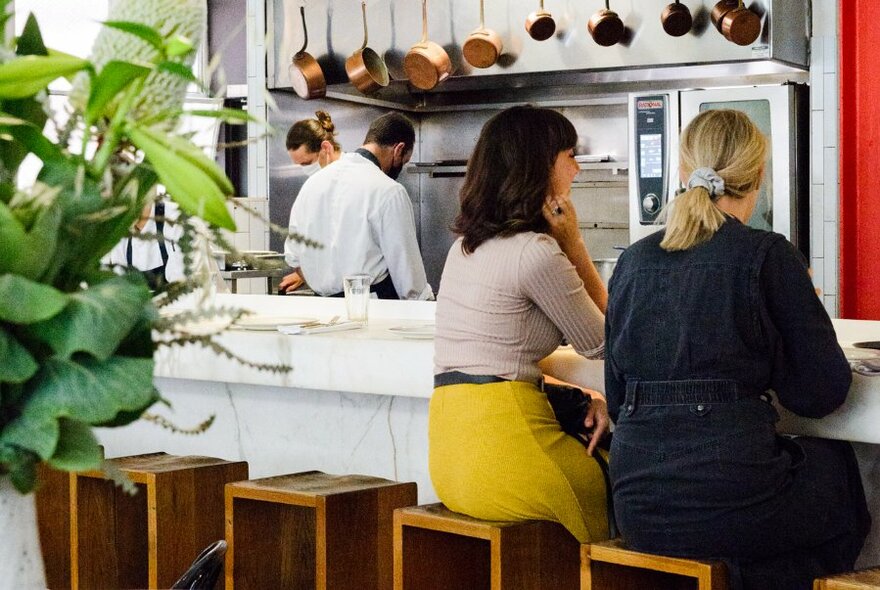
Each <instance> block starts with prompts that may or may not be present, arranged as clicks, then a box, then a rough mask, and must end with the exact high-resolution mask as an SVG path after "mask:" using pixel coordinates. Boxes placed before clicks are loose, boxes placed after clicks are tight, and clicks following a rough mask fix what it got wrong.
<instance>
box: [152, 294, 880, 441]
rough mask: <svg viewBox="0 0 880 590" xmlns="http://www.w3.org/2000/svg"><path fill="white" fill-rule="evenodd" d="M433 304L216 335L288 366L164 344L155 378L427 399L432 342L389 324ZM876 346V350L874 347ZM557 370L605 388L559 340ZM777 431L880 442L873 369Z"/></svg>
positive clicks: (845, 331)
mask: <svg viewBox="0 0 880 590" xmlns="http://www.w3.org/2000/svg"><path fill="white" fill-rule="evenodd" d="M216 303H217V304H218V305H223V306H237V307H241V308H244V309H250V310H252V311H254V313H256V314H259V315H266V316H295V317H309V318H317V319H321V320H327V319H329V318H331V317H333V316H336V315H339V316H341V317H343V318H344V317H345V301H344V300H343V299H339V298H336V299H331V298H322V297H282V296H269V295H217V299H216ZM435 305H436V304H435V303H434V302H427V301H382V300H371V301H370V321H369V323H368V325H367V326H365V327H364V328H360V329H357V330H348V331H340V332H330V333H324V334H310V335H295V336H290V335H285V334H282V333H280V332H276V331H254V330H238V329H236V330H229V331H227V332H225V333H223V334H221V335H219V336H218V340H219V341H220V342H221V343H223V344H224V345H225V346H226V347H228V348H229V349H230V350H232V351H233V352H235V353H237V354H239V355H240V356H242V357H243V358H245V359H248V360H251V361H254V362H257V363H269V364H287V365H289V366H291V367H292V370H291V371H290V372H288V373H278V372H270V371H263V370H257V369H254V368H251V367H247V366H244V365H241V364H240V363H237V362H235V361H232V360H229V359H226V358H224V357H220V356H218V355H216V354H215V353H213V352H211V351H208V350H205V349H203V348H201V347H197V346H194V345H190V346H187V347H185V348H182V349H181V348H174V349H162V350H160V351H159V353H158V354H157V365H156V376H157V377H165V378H175V379H192V380H204V381H215V382H225V383H236V384H249V385H267V386H276V387H287V388H302V389H312V390H326V391H336V392H349V393H364V394H377V395H391V396H401V397H416V398H426V399H427V398H430V397H431V391H432V389H433V381H432V374H433V356H434V343H433V340H416V339H409V338H404V337H402V336H400V335H399V334H395V333H393V332H392V331H390V330H389V328H392V327H395V326H420V325H425V324H431V323H433V321H434V310H435ZM834 327H835V329H836V330H837V334H838V338H839V339H840V342H841V345H842V346H843V347H844V348H850V347H851V346H852V343H854V342H859V341H867V340H880V322H875V321H859V320H834ZM876 354H877V355H878V357H880V351H877V352H876ZM542 368H543V369H544V371H545V372H546V373H548V374H550V375H552V376H554V377H557V378H559V379H563V380H566V381H570V382H572V383H576V384H579V385H581V386H584V387H589V388H593V389H598V390H600V391H601V390H603V385H602V361H589V360H586V359H583V358H581V357H580V356H578V355H577V354H576V353H574V352H573V351H572V350H571V349H570V348H567V347H562V348H560V349H559V350H558V351H557V352H555V353H554V354H552V355H551V356H550V357H548V358H547V359H546V360H545V361H544V362H543V363H542ZM779 410H780V415H781V422H780V430H781V431H783V432H788V433H792V434H805V435H812V436H820V437H824V438H837V439H843V440H850V441H859V442H869V443H880V427H877V426H876V425H877V424H880V376H874V377H868V376H864V375H859V374H853V385H852V388H851V389H850V395H849V398H848V399H847V402H846V403H845V404H844V406H842V407H841V408H839V409H838V410H836V411H835V412H833V413H832V414H830V415H829V416H826V417H825V418H823V419H820V420H815V419H809V418H801V417H798V416H795V415H793V414H791V413H790V412H788V411H786V410H785V409H784V408H779Z"/></svg>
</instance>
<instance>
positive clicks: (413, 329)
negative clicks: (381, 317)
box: [388, 324, 435, 340]
mask: <svg viewBox="0 0 880 590" xmlns="http://www.w3.org/2000/svg"><path fill="white" fill-rule="evenodd" d="M388 331H389V332H392V333H394V334H397V335H398V336H402V337H403V338H409V339H411V340H430V339H432V338H434V333H435V330H434V325H433V324H430V325H427V326H393V327H391V328H388Z"/></svg>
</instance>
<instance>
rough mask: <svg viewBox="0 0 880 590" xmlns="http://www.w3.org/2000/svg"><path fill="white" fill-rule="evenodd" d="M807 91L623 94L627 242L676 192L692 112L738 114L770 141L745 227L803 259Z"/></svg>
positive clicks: (643, 231) (644, 231) (647, 227)
mask: <svg viewBox="0 0 880 590" xmlns="http://www.w3.org/2000/svg"><path fill="white" fill-rule="evenodd" d="M808 97H809V92H808V89H807V87H806V86H805V85H801V84H783V85H776V86H748V87H733V88H714V89H705V90H674V91H665V92H662V91H661V92H645V93H637V94H631V95H630V96H629V122H630V124H629V133H630V139H629V143H630V178H629V181H630V182H629V184H630V207H629V209H630V216H629V220H630V241H631V242H634V241H636V240H638V239H640V238H642V237H644V236H646V235H648V234H650V233H652V232H655V231H657V230H658V229H660V228H661V227H662V222H661V221H660V219H661V217H660V215H659V214H660V212H661V211H662V209H663V207H665V206H666V205H667V204H668V203H669V202H670V200H672V198H674V195H675V193H676V192H677V191H678V190H679V189H680V188H681V181H680V179H679V171H678V137H679V134H680V133H681V130H682V129H683V128H684V127H685V126H686V125H687V124H688V123H689V122H690V121H691V120H692V119H693V118H694V117H696V116H697V114H698V113H700V112H702V111H705V110H709V109H722V108H727V109H736V110H740V111H743V112H745V113H746V114H748V115H749V117H750V118H751V119H752V120H753V121H754V122H755V123H756V124H757V125H758V127H759V128H760V129H761V131H762V132H763V133H764V134H765V135H766V136H767V138H768V139H769V140H770V154H769V155H768V159H767V167H766V171H765V177H764V184H763V186H762V188H761V194H760V197H759V199H758V206H757V207H756V208H755V212H754V214H753V215H752V217H751V219H750V220H749V225H751V226H752V227H756V228H760V229H766V230H772V231H775V232H778V233H781V234H783V235H785V236H786V237H787V238H788V239H789V240H791V242H792V243H794V244H795V246H797V247H798V249H800V250H801V251H802V252H803V253H804V255H805V256H806V255H808V254H809V252H808V248H809V238H808V231H809V230H808V228H809V221H808V212H809V151H808V150H809V148H808V145H809V143H808V142H809V128H808V125H809V108H808V104H807V101H808Z"/></svg>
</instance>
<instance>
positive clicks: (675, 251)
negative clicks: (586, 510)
mask: <svg viewBox="0 0 880 590" xmlns="http://www.w3.org/2000/svg"><path fill="white" fill-rule="evenodd" d="M766 155H767V140H766V139H765V137H764V136H763V135H762V134H761V133H760V131H759V130H758V129H757V127H756V126H755V125H754V124H753V123H752V121H751V120H749V118H748V117H747V116H746V115H745V114H743V113H741V112H739V111H733V110H712V111H707V112H704V113H701V114H700V115H699V116H697V117H696V118H695V119H694V120H693V122H691V124H690V125H688V127H687V128H686V129H685V131H684V133H683V134H682V137H681V161H680V169H681V171H682V179H683V181H684V182H686V184H687V190H686V192H684V193H683V194H682V195H680V196H679V197H677V198H676V199H675V200H674V201H673V202H672V204H671V211H670V212H669V216H668V220H667V225H666V229H665V231H664V232H660V233H657V234H655V235H652V236H649V237H647V238H645V239H643V240H641V241H639V242H637V243H635V244H633V245H632V246H630V247H629V248H628V249H627V250H626V252H624V253H623V255H622V256H621V257H620V260H619V261H618V264H617V268H616V270H615V273H614V276H613V277H612V279H611V282H610V285H609V302H608V309H607V316H606V359H605V387H606V396H607V400H608V409H609V413H610V414H611V417H612V419H613V420H614V421H615V423H616V428H615V431H614V438H613V441H612V446H611V478H612V482H613V490H614V493H613V496H614V506H615V514H616V516H617V524H618V526H619V528H620V531H621V534H622V536H623V538H624V540H625V541H626V543H627V544H628V545H629V546H631V547H632V548H634V549H636V550H642V551H649V552H655V553H662V554H667V555H679V556H688V557H712V558H722V559H726V560H727V561H728V563H729V564H730V566H731V568H730V569H731V572H732V580H731V582H732V587H734V588H737V587H744V588H752V589H762V590H766V589H768V588H773V589H775V590H785V589H792V590H795V589H803V590H807V589H809V588H811V587H812V580H813V578H815V577H817V576H820V575H825V574H829V573H834V572H839V571H843V570H849V569H852V566H853V563H854V561H855V559H856V557H857V556H858V554H859V551H860V550H861V547H862V544H863V543H864V539H865V536H866V534H867V531H868V529H869V527H870V517H869V515H868V513H867V508H866V505H865V497H864V492H863V490H862V484H861V480H860V478H859V473H858V468H857V465H856V463H855V458H854V455H853V451H852V449H851V447H850V446H849V443H846V442H842V441H829V440H820V439H813V438H807V437H801V438H794V439H792V438H783V437H780V436H778V435H777V434H776V430H775V423H776V421H777V419H778V416H777V413H776V410H775V409H774V408H773V405H771V403H770V401H771V395H775V396H776V398H777V400H778V402H779V403H780V404H781V405H783V406H785V407H786V408H788V409H789V410H791V411H793V412H795V413H796V414H799V415H802V416H808V417H815V418H818V417H821V416H824V415H826V414H828V413H829V412H831V411H833V410H834V409H835V408H837V407H838V406H840V404H842V403H843V401H844V399H845V398H846V395H847V391H848V389H849V385H850V381H851V375H850V370H849V366H848V364H847V361H846V358H845V357H844V355H843V352H842V351H841V349H840V347H839V346H838V344H837V338H836V336H835V334H834V328H833V327H832V325H831V321H830V320H829V319H828V315H827V313H826V312H825V309H824V308H823V307H822V304H821V303H820V301H819V299H818V298H817V297H816V294H815V293H814V291H813V285H812V283H811V281H810V278H809V276H808V274H807V268H806V266H805V265H804V263H803V261H802V257H801V256H800V254H799V253H798V252H797V251H796V250H795V248H794V247H793V246H792V245H791V243H789V242H788V241H787V240H786V239H785V238H784V237H783V236H781V235H779V234H775V233H772V232H767V231H762V230H756V229H752V228H750V227H748V225H746V222H747V221H748V219H749V217H750V216H751V214H752V212H753V211H754V209H755V204H756V201H757V198H758V189H759V188H760V185H761V182H762V179H763V172H764V162H765V158H766ZM771 390H772V392H774V393H772V394H771ZM740 584H741V585H742V586H740Z"/></svg>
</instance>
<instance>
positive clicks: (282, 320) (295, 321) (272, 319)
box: [232, 315, 318, 330]
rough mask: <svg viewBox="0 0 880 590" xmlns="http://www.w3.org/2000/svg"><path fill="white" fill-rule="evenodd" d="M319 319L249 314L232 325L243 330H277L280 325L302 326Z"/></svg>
mask: <svg viewBox="0 0 880 590" xmlns="http://www.w3.org/2000/svg"><path fill="white" fill-rule="evenodd" d="M317 321H318V320H317V318H304V317H297V316H283V315H279V316H268V315H249V316H244V317H241V318H238V320H236V322H235V323H234V324H232V327H233V328H239V329H242V330H276V329H278V326H302V325H303V324H311V323H314V322H317Z"/></svg>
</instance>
